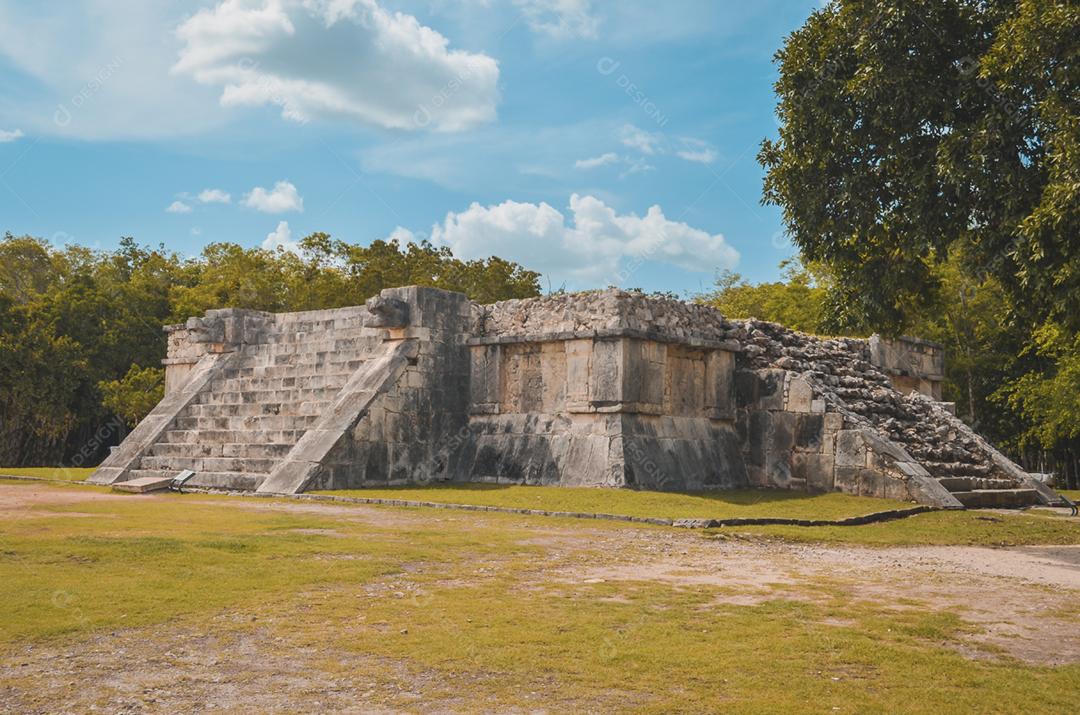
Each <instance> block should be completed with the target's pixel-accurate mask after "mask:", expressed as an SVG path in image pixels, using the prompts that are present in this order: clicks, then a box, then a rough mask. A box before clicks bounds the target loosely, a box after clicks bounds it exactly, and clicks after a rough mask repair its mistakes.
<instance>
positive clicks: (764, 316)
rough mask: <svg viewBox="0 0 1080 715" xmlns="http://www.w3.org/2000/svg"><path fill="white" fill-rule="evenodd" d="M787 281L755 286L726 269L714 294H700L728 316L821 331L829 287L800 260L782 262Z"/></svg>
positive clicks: (704, 301)
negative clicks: (823, 284) (825, 286)
mask: <svg viewBox="0 0 1080 715" xmlns="http://www.w3.org/2000/svg"><path fill="white" fill-rule="evenodd" d="M780 269H781V271H782V273H783V277H784V280H783V281H777V282H773V283H759V284H757V285H751V284H750V283H748V282H746V281H745V280H744V279H743V277H742V276H740V275H739V274H738V273H733V272H731V271H724V272H723V273H722V274H721V275H720V277H719V278H717V280H716V288H715V289H714V290H713V291H712V292H711V293H706V294H704V295H699V296H698V297H697V298H696V300H697V301H698V302H699V303H704V304H706V305H709V306H712V307H713V308H716V309H717V310H719V311H720V312H721V313H723V314H724V316H725V317H728V318H757V319H759V320H768V321H771V322H774V323H780V324H781V325H783V326H785V327H788V328H792V329H793V330H801V331H803V332H805V333H818V332H820V331H821V329H822V323H823V317H824V316H823V302H824V299H825V292H826V289H825V288H824V287H823V286H822V285H820V284H819V282H818V279H817V278H816V277H815V276H813V275H811V272H810V271H809V270H808V269H807V268H806V267H804V266H803V265H802V264H801V263H799V262H798V261H784V262H783V263H781V264H780Z"/></svg>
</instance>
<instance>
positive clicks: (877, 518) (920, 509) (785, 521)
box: [184, 487, 940, 529]
mask: <svg viewBox="0 0 1080 715" xmlns="http://www.w3.org/2000/svg"><path fill="white" fill-rule="evenodd" d="M184 491H186V492H197V493H200V494H225V495H228V496H242V497H252V496H254V497H271V498H272V497H283V498H286V499H298V500H302V501H317V502H330V503H334V502H336V503H340V504H367V505H371V506H396V507H407V508H412V509H416V508H426V509H455V510H459V511H484V512H493V513H497V514H522V515H526V516H554V517H561V518H564V519H599V520H602V521H626V522H631V523H634V524H650V525H653V526H674V527H679V528H684V529H713V528H717V527H722V526H767V525H778V526H861V525H864V524H873V523H876V522H881V521H891V520H893V519H904V518H907V517H909V516H915V515H916V514H924V513H926V512H930V511H940V509H938V508H937V507H932V506H926V505H920V506H915V507H911V508H909V509H889V510H886V511H877V512H873V513H871V514H863V515H862V516H851V517H847V518H844V519H791V518H786V517H770V516H763V517H731V518H727V519H664V518H660V517H653V516H628V515H625V514H604V513H598V514H593V513H589V512H582V511H548V510H545V509H527V508H525V507H510V506H488V505H481V504H454V503H451V502H433V501H417V500H412V499H386V498H383V497H343V496H338V495H335V494H265V493H261V494H260V493H255V492H233V491H226V490H223V489H206V488H202V487H192V488H189V489H185V490H184Z"/></svg>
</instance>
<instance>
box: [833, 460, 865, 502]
mask: <svg viewBox="0 0 1080 715" xmlns="http://www.w3.org/2000/svg"><path fill="white" fill-rule="evenodd" d="M861 471H862V467H850V466H841V465H839V464H838V465H836V466H835V468H834V470H833V477H834V478H833V486H834V487H835V488H836V490H837V491H841V492H844V493H845V494H855V495H858V494H859V473H860V472H861Z"/></svg>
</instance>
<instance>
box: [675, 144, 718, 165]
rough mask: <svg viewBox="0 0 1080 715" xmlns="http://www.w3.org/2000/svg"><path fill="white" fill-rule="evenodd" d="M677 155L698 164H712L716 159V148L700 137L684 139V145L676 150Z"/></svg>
mask: <svg viewBox="0 0 1080 715" xmlns="http://www.w3.org/2000/svg"><path fill="white" fill-rule="evenodd" d="M675 155H676V156H677V157H679V158H680V159H684V160H686V161H692V162H696V163H698V164H711V163H713V162H714V161H716V149H713V148H712V146H710V145H709V143H708V142H703V141H701V140H700V139H689V138H687V139H683V140H682V147H681V148H680V149H679V150H678V151H676V152H675Z"/></svg>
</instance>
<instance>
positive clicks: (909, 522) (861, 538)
mask: <svg viewBox="0 0 1080 715" xmlns="http://www.w3.org/2000/svg"><path fill="white" fill-rule="evenodd" d="M736 530H737V531H738V532H739V533H751V534H761V535H766V536H776V537H780V538H783V539H786V540H791V541H824V542H832V543H843V544H862V545H865V546H918V545H946V546H950V545H951V546H1022V545H1034V544H1080V519H1072V518H1063V517H1059V516H1056V515H1048V516H1042V515H1038V514H1031V515H1028V514H1026V513H1024V512H1016V513H1006V512H988V511H980V510H973V511H936V512H930V513H927V514H917V515H915V516H911V517H908V518H906V519H898V520H895V521H886V522H881V523H878V524H866V525H863V526H811V527H793V526H748V527H737V528H730V529H729V528H723V529H716V530H712V532H713V533H715V534H725V533H732V532H734V531H736Z"/></svg>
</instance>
